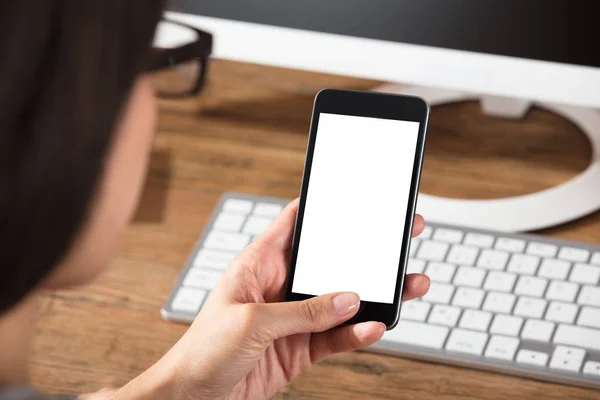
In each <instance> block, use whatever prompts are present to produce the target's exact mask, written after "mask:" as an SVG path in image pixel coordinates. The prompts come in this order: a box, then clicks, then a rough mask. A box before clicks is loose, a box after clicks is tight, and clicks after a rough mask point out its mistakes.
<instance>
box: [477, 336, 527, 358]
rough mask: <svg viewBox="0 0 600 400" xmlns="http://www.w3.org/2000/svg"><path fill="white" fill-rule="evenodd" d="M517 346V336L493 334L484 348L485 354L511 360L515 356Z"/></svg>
mask: <svg viewBox="0 0 600 400" xmlns="http://www.w3.org/2000/svg"><path fill="white" fill-rule="evenodd" d="M518 347H519V339H517V338H513V337H506V336H496V335H493V336H492V337H491V339H490V342H489V343H488V345H487V348H486V349H485V356H486V357H487V358H497V359H500V360H506V361H511V360H512V359H513V358H514V357H515V353H516V352H517V348H518Z"/></svg>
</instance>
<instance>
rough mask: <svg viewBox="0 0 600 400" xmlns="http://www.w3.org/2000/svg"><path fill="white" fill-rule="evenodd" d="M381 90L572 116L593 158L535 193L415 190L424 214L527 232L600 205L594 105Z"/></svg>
mask: <svg viewBox="0 0 600 400" xmlns="http://www.w3.org/2000/svg"><path fill="white" fill-rule="evenodd" d="M374 90H375V91H379V92H386V93H400V94H408V95H414V96H420V97H422V98H424V99H425V100H427V102H428V103H429V104H430V105H431V106H435V105H440V104H446V103H453V102H460V101H468V100H482V110H483V111H484V112H485V113H487V114H490V115H494V116H503V117H508V118H514V119H517V118H522V117H523V116H524V115H525V113H526V112H527V110H528V109H529V108H530V107H531V106H532V105H535V106H537V107H540V108H543V109H545V110H548V111H550V112H552V113H555V114H557V115H560V116H562V117H564V118H566V119H569V120H571V121H572V122H573V123H574V124H576V125H577V126H578V127H579V128H580V129H581V130H582V131H583V132H584V133H585V134H586V135H587V137H588V139H589V141H590V144H591V147H592V160H591V163H590V165H589V166H588V168H587V169H586V170H585V171H584V172H582V173H581V174H579V175H578V176H576V177H574V178H573V179H571V180H569V181H567V182H564V183H562V184H560V185H557V186H555V187H552V188H549V189H545V190H542V191H539V192H536V193H531V194H526V195H521V196H514V197H507V198H501V199H492V200H468V199H450V198H444V197H440V196H433V195H429V194H425V193H420V194H419V202H418V205H417V212H419V213H420V214H422V215H423V216H425V218H426V219H428V220H430V221H433V222H438V223H445V224H451V225H462V226H467V227H473V228H481V229H492V230H497V231H504V232H530V231H535V230H539V229H543V228H549V227H552V226H556V225H560V224H563V223H566V222H569V221H572V220H575V219H578V218H581V217H584V216H586V215H588V214H590V213H592V212H594V211H596V210H599V209H600V113H599V112H598V111H597V110H595V109H590V108H582V107H575V106H568V105H563V104H549V103H537V102H528V101H522V100H512V99H506V98H497V97H485V96H483V99H481V96H480V95H476V94H472V93H465V92H459V91H451V90H443V89H437V88H436V89H434V88H424V87H416V86H408V85H395V84H387V85H381V86H378V87H377V88H375V89H374Z"/></svg>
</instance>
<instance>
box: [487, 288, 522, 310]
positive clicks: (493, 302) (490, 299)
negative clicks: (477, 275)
mask: <svg viewBox="0 0 600 400" xmlns="http://www.w3.org/2000/svg"><path fill="white" fill-rule="evenodd" d="M516 300H517V297H516V296H515V295H514V294H511V293H500V292H488V294H487V296H486V297H485V302H484V303H483V309H484V310H485V311H491V312H494V313H501V314H510V312H511V311H512V309H513V306H514V305H515V301H516Z"/></svg>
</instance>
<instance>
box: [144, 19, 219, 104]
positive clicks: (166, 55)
mask: <svg viewBox="0 0 600 400" xmlns="http://www.w3.org/2000/svg"><path fill="white" fill-rule="evenodd" d="M161 22H167V23H171V24H175V25H179V26H182V27H185V28H188V29H191V30H193V31H194V32H196V34H197V35H198V39H197V40H196V41H194V42H192V43H188V44H186V45H184V46H181V47H176V48H173V49H164V48H156V47H155V48H153V49H152V54H151V57H150V63H149V66H148V67H147V69H146V71H147V72H156V71H159V70H161V69H164V68H168V67H172V66H174V65H177V64H181V63H184V62H188V61H193V60H197V61H198V62H199V63H200V74H199V75H198V78H197V79H196V82H195V83H194V86H193V87H192V88H191V89H190V90H188V91H186V92H182V93H177V94H174V93H162V94H161V97H187V96H194V95H196V94H198V93H200V91H201V90H202V88H203V87H204V82H205V80H206V71H207V70H208V62H209V59H210V55H211V54H212V46H213V36H212V34H210V33H208V32H205V31H203V30H200V29H198V28H196V27H194V26H191V25H188V24H184V23H181V22H177V21H173V20H170V19H166V18H165V19H162V20H161Z"/></svg>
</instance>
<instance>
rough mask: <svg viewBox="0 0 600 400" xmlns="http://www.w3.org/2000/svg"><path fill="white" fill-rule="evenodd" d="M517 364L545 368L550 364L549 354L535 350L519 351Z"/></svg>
mask: <svg viewBox="0 0 600 400" xmlns="http://www.w3.org/2000/svg"><path fill="white" fill-rule="evenodd" d="M517 362H518V363H519V364H529V365H536V366H539V367H545V366H546V363H548V354H546V353H542V352H540V351H533V350H525V349H523V350H519V354H517Z"/></svg>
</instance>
